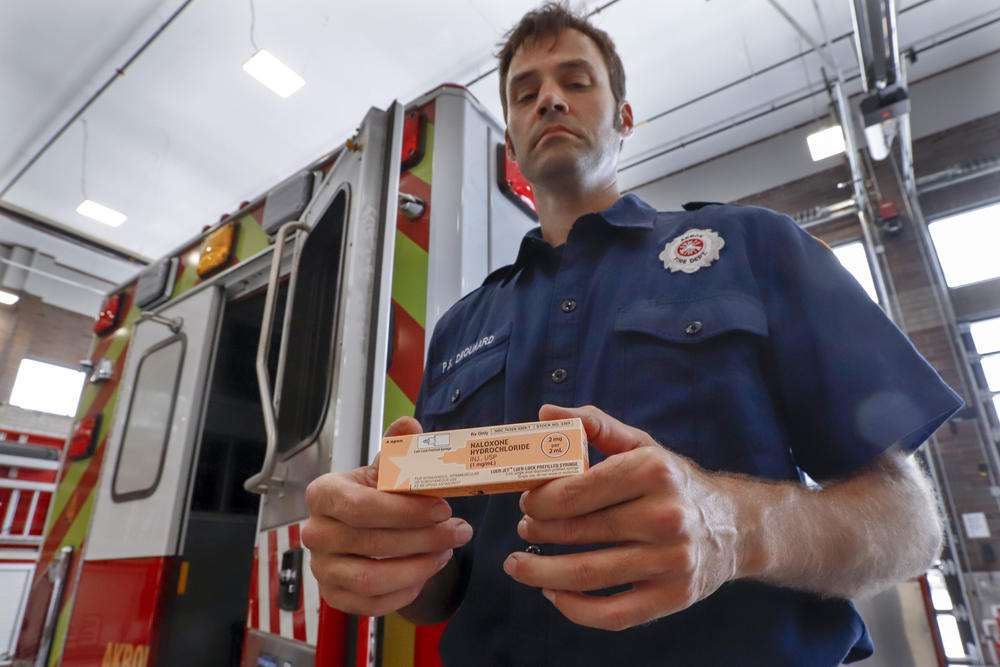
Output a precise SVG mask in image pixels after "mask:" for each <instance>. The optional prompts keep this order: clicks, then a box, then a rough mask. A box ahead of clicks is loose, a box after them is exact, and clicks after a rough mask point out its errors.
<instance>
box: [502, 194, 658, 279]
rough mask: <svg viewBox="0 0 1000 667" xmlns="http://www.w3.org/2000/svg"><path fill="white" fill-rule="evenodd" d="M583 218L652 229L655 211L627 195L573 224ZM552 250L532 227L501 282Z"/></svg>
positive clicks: (540, 231) (613, 225) (611, 224)
mask: <svg viewBox="0 0 1000 667" xmlns="http://www.w3.org/2000/svg"><path fill="white" fill-rule="evenodd" d="M585 218H590V219H595V220H600V221H603V222H605V223H607V224H608V225H610V226H612V227H618V228H626V229H627V228H639V229H652V228H653V222H654V221H655V220H656V209H655V208H653V207H652V206H650V205H649V204H647V203H646V202H644V201H642V200H641V199H639V198H638V197H636V196H635V195H633V194H627V195H625V196H624V197H621V198H619V199H618V201H616V202H615V203H614V204H612V206H611V208H608V209H606V210H604V211H600V212H599V213H589V214H587V215H584V216H581V217H580V218H579V219H578V220H577V222H576V223H574V224H579V223H580V221H582V220H583V219H585ZM554 250H555V249H554V248H552V246H550V245H549V243H548V241H546V240H545V239H544V238H543V237H542V228H541V227H534V228H533V229H531V230H529V231H528V233H527V234H525V235H524V238H523V239H521V247H520V249H519V250H518V251H517V259H516V260H515V261H514V263H513V264H512V265H511V266H510V267H509V269H510V270H509V272H508V273H507V276H506V277H505V278H504V280H503V282H504V283H506V282H507V281H508V280H510V279H511V278H512V277H513V276H514V274H515V273H516V272H517V270H518V269H519V268H521V267H523V266H525V264H526V263H527V262H529V261H530V260H531V259H532V258H534V257H538V256H545V255H547V254H551V253H553V252H554Z"/></svg>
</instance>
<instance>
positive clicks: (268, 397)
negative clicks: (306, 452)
mask: <svg viewBox="0 0 1000 667" xmlns="http://www.w3.org/2000/svg"><path fill="white" fill-rule="evenodd" d="M298 231H305V232H308V231H309V225H307V224H305V223H304V222H301V221H299V220H292V221H290V222H286V223H285V224H283V225H282V226H281V227H280V228H279V229H278V232H277V234H276V235H275V240H274V250H273V253H274V254H272V255H271V272H270V274H269V275H268V280H267V295H266V296H265V297H264V320H263V322H262V323H261V327H260V340H259V341H258V343H257V362H256V371H257V387H258V389H259V390H260V404H261V408H262V409H263V411H264V434H265V435H266V437H267V448H266V449H265V452H264V463H263V465H261V468H260V471H259V472H257V473H256V474H255V475H253V476H252V477H250V478H249V479H247V480H246V481H245V482H243V488H244V489H246V490H247V491H249V492H250V493H267V491H268V490H269V489H271V488H274V487H280V486H281V485H282V483H283V482H282V480H279V479H274V467H275V465H276V464H277V462H278V419H277V415H276V413H275V408H274V393H273V391H272V388H271V378H270V377H269V376H268V371H267V362H268V356H269V353H270V350H271V330H272V329H273V325H274V311H275V309H276V308H277V301H278V298H277V297H278V279H279V278H280V276H281V256H282V255H283V254H284V250H285V241H286V239H287V238H288V236H289V234H291V233H292V232H298ZM301 248H302V244H301V243H298V244H296V246H295V253H294V256H293V258H292V274H291V277H290V278H289V283H288V298H287V301H286V303H285V316H284V320H283V322H282V331H283V332H284V333H285V335H287V332H288V328H289V324H290V321H289V318H290V317H291V314H292V296H293V295H294V294H295V282H296V280H297V279H298V273H299V254H300V251H301ZM281 361H283V360H282V359H279V366H280V365H281V363H280V362H281ZM282 374H283V373H282V369H281V368H279V369H278V372H277V375H278V376H279V377H280V376H281V375H282Z"/></svg>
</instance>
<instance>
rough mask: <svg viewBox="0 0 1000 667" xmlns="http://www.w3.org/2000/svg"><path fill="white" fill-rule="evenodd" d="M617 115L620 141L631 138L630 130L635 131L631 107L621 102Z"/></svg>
mask: <svg viewBox="0 0 1000 667" xmlns="http://www.w3.org/2000/svg"><path fill="white" fill-rule="evenodd" d="M618 113H619V116H620V118H621V129H622V139H626V138H628V137H630V136H632V130H634V129H635V120H634V119H633V118H632V105H631V104H629V103H628V102H622V106H621V109H620V110H619V112H618Z"/></svg>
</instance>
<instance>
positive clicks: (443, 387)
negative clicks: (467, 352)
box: [424, 338, 509, 415]
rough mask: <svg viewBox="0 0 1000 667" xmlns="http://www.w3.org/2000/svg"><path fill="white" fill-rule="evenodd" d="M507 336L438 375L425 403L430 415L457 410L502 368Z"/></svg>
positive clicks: (505, 356)
mask: <svg viewBox="0 0 1000 667" xmlns="http://www.w3.org/2000/svg"><path fill="white" fill-rule="evenodd" d="M508 343H509V340H508V339H506V338H505V339H504V340H502V341H497V342H496V343H494V344H493V345H492V346H491V347H490V349H488V350H486V351H484V352H482V353H480V354H477V355H476V356H475V357H473V358H471V359H467V360H465V361H463V362H462V363H461V365H459V366H457V367H455V368H453V369H452V370H451V371H449V372H448V373H446V374H444V375H442V376H441V377H439V378H437V380H436V381H435V382H434V383H433V384H432V389H431V390H430V394H429V396H428V398H427V402H426V403H425V405H424V412H426V413H427V414H429V415H437V414H444V413H447V412H451V411H452V410H456V409H458V408H460V407H461V406H462V404H463V403H465V401H466V400H468V399H469V397H471V396H472V395H473V394H475V393H476V392H477V391H478V390H479V389H480V388H481V387H482V386H483V385H484V384H486V383H487V382H489V381H490V379H492V378H494V377H496V376H497V375H499V374H500V373H501V372H503V370H504V367H505V366H506V364H507V345H508Z"/></svg>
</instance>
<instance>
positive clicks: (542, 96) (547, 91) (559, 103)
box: [538, 85, 569, 116]
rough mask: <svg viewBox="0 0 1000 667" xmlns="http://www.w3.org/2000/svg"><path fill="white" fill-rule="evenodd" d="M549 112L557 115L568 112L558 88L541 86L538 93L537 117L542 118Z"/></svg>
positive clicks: (564, 99)
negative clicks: (554, 112)
mask: <svg viewBox="0 0 1000 667" xmlns="http://www.w3.org/2000/svg"><path fill="white" fill-rule="evenodd" d="M549 111H558V112H559V113H566V112H567V111H569V106H568V105H567V104H566V98H565V97H563V95H562V91H561V90H559V87H558V86H555V85H548V86H543V87H542V90H541V91H539V93H538V115H539V116H544V115H545V114H547V113H548V112H549Z"/></svg>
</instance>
